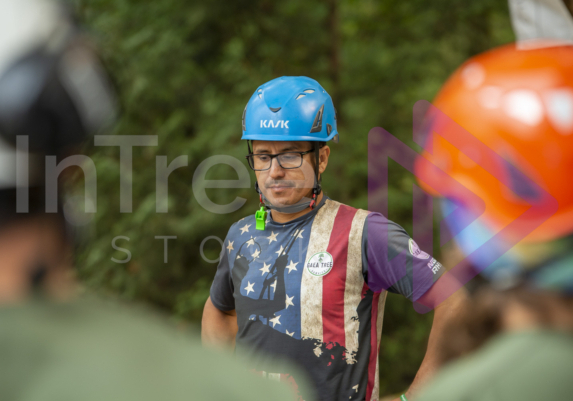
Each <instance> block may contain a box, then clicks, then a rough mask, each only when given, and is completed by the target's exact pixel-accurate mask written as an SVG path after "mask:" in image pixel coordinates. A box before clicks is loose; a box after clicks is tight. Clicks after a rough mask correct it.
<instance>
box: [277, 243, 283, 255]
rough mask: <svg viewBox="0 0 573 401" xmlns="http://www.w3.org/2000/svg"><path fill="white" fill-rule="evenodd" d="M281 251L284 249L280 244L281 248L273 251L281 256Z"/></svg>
mask: <svg viewBox="0 0 573 401" xmlns="http://www.w3.org/2000/svg"><path fill="white" fill-rule="evenodd" d="M283 251H284V248H283V246H282V245H281V249H279V250H278V251H276V252H275V253H276V254H277V255H279V256H281V253H283Z"/></svg>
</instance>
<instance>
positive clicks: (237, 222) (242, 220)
mask: <svg viewBox="0 0 573 401" xmlns="http://www.w3.org/2000/svg"><path fill="white" fill-rule="evenodd" d="M243 220H245V217H243V218H242V219H241V220H239V221H237V223H240V222H241V221H243Z"/></svg>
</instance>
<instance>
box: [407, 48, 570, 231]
mask: <svg viewBox="0 0 573 401" xmlns="http://www.w3.org/2000/svg"><path fill="white" fill-rule="evenodd" d="M433 104H434V105H435V107H436V108H437V109H439V110H440V111H441V112H442V113H443V114H445V115H446V116H447V117H449V118H447V117H444V116H443V114H441V113H434V115H431V116H430V119H429V121H431V123H430V125H429V130H428V131H429V133H430V134H429V136H428V138H427V141H426V147H425V150H424V152H423V156H424V157H425V158H427V159H429V160H430V161H431V162H432V163H434V164H435V165H437V166H438V167H440V168H441V169H442V170H444V171H445V172H446V173H447V174H449V175H450V176H451V177H452V178H454V179H455V180H456V181H458V182H459V183H461V184H462V185H463V186H465V187H466V188H467V189H469V190H470V191H471V192H473V193H474V194H475V195H477V196H479V197H480V198H481V199H482V200H483V201H484V203H485V212H484V213H483V215H482V218H483V221H484V222H485V223H486V224H487V226H489V228H490V229H492V230H493V231H499V230H501V229H502V228H505V227H508V229H507V230H506V231H505V233H507V235H509V236H511V235H512V234H519V233H517V232H516V231H519V230H523V227H522V226H520V225H514V226H513V227H511V229H509V223H511V222H513V221H515V220H516V219H517V218H518V217H520V216H522V217H523V216H526V215H525V214H524V213H525V212H526V211H527V210H528V209H530V208H531V205H532V204H534V203H535V202H548V203H551V204H550V205H549V206H548V208H549V210H551V212H550V213H549V214H547V213H545V214H544V212H543V211H544V210H545V212H546V211H547V210H548V209H547V208H545V209H544V208H543V205H541V206H542V207H540V208H538V210H540V211H541V212H540V213H537V214H536V213H528V214H527V219H529V221H527V222H526V223H527V224H529V226H530V227H534V228H535V227H536V228H535V229H534V230H532V231H531V232H529V233H528V235H527V236H526V237H525V238H524V239H523V241H524V242H545V241H550V240H553V239H557V238H560V237H563V236H565V235H567V234H569V233H571V232H573V183H572V180H573V47H572V46H562V45H560V46H557V45H556V46H553V47H543V48H537V49H531V50H518V49H516V46H515V45H514V44H512V45H507V46H502V47H499V48H496V49H494V50H491V51H488V52H486V53H483V54H480V55H478V56H476V57H473V58H471V59H470V60H468V61H467V62H466V63H464V64H463V65H462V66H461V67H460V68H459V69H458V70H457V71H456V72H454V74H453V75H452V76H451V77H450V79H449V80H448V81H447V82H446V84H445V85H444V86H443V87H442V89H441V91H440V92H439V94H438V96H437V97H436V99H435V101H434V102H433ZM450 119H451V120H453V122H455V123H453V122H452V121H451V120H450ZM446 120H448V121H449V122H448V123H446V122H445V121H446ZM455 124H457V125H459V126H461V127H462V128H463V129H464V130H465V131H467V132H469V133H470V134H471V136H472V137H474V138H475V139H477V140H478V141H481V143H482V144H484V145H485V146H473V145H470V144H469V143H468V144H466V145H464V144H463V143H457V144H456V145H454V144H452V141H451V140H450V141H448V140H446V139H444V138H445V137H447V135H442V134H443V131H444V130H448V129H449V128H448V127H450V128H452V127H453V125H455ZM440 130H441V131H442V132H439V131H440ZM450 138H453V137H450ZM484 149H485V150H487V151H485V150H484ZM494 171H496V172H497V173H499V174H492V172H494ZM416 176H417V177H418V180H419V181H420V184H421V185H422V186H423V187H424V189H426V190H427V191H429V192H430V193H433V194H435V195H438V194H439V196H444V197H446V198H454V199H455V198H456V196H457V195H458V194H456V193H454V189H453V188H450V187H448V183H447V182H445V181H443V180H439V179H438V178H437V176H435V175H433V172H432V171H431V170H429V169H424V168H423V167H422V163H420V162H418V163H417V164H416ZM500 177H503V178H500ZM524 177H525V179H524ZM455 200H456V201H457V202H461V203H464V200H463V199H455ZM537 206H539V205H537ZM466 207H470V208H471V204H470V205H466ZM555 210H556V212H555ZM480 212H481V211H480ZM548 216H550V217H548ZM512 230H513V233H512V232H511V231H512ZM521 234H523V233H521Z"/></svg>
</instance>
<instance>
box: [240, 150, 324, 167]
mask: <svg viewBox="0 0 573 401" xmlns="http://www.w3.org/2000/svg"><path fill="white" fill-rule="evenodd" d="M313 152H314V149H310V150H307V151H304V152H297V151H291V152H281V153H275V154H270V153H251V154H250V155H247V156H245V159H247V163H248V164H249V167H250V168H251V170H253V171H267V170H270V169H271V167H272V166H273V159H274V158H275V157H279V156H280V155H285V154H287V153H298V154H299V155H300V165H299V166H298V167H283V166H282V164H281V162H280V161H279V159H277V163H278V164H279V166H280V167H281V168H283V169H285V170H294V169H295V168H300V167H301V166H302V163H303V160H304V155H307V154H309V153H313ZM252 156H269V157H270V158H271V162H270V163H269V167H268V168H265V169H262V170H259V169H255V167H254V166H255V162H254V161H253V165H252V166H251V162H250V161H249V158H250V157H252Z"/></svg>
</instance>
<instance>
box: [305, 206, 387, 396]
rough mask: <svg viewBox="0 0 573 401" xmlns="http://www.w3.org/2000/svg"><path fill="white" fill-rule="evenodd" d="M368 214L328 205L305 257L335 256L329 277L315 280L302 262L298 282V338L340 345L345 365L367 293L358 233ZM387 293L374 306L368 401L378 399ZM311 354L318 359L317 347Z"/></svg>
mask: <svg viewBox="0 0 573 401" xmlns="http://www.w3.org/2000/svg"><path fill="white" fill-rule="evenodd" d="M367 215H368V211H365V210H358V209H354V208H351V207H349V206H346V205H343V204H341V203H338V202H334V201H331V200H327V201H326V203H325V205H324V206H323V207H322V208H321V209H320V210H319V211H318V213H317V215H316V217H315V219H314V222H313V224H312V229H311V234H310V240H309V244H308V250H307V253H306V255H307V259H308V258H310V257H311V256H312V255H314V254H316V253H318V252H324V251H327V252H328V253H330V254H331V255H332V257H333V261H334V263H333V267H332V270H331V271H330V272H329V273H328V274H326V275H324V276H315V275H313V274H311V273H310V272H309V271H308V270H307V269H306V263H305V268H304V271H303V275H302V282H301V337H302V338H303V339H315V340H317V344H321V343H338V344H340V345H341V346H343V347H345V348H346V362H347V363H348V364H354V363H355V362H356V359H355V354H356V352H357V351H358V329H359V325H360V322H359V320H358V319H356V317H358V314H357V311H356V309H357V307H358V304H359V303H360V301H361V300H362V298H363V296H364V293H365V291H366V290H367V285H366V283H365V282H364V277H363V275H362V230H363V227H364V223H365V221H366V216H367ZM307 262H308V260H307ZM385 295H386V294H385V293H383V294H382V295H381V294H375V295H374V299H373V305H372V317H371V319H372V332H371V346H372V347H371V355H370V362H369V364H368V376H369V377H368V389H367V400H370V401H374V400H377V399H378V349H379V343H380V336H381V332H382V314H383V310H384V300H385V298H386V296H385ZM353 318H354V319H353ZM315 352H316V353H317V355H320V347H317V349H316V351H315Z"/></svg>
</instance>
